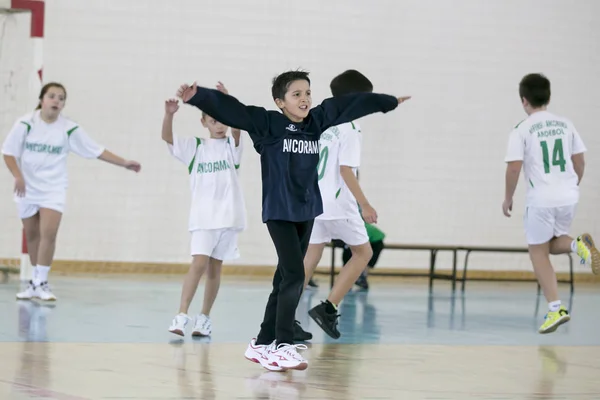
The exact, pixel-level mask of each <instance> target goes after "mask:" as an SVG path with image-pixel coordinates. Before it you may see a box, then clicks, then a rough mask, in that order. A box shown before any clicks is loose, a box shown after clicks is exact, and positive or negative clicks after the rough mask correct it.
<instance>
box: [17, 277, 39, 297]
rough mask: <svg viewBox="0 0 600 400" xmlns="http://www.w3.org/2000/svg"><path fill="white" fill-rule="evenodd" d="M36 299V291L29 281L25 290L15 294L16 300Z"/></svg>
mask: <svg viewBox="0 0 600 400" xmlns="http://www.w3.org/2000/svg"><path fill="white" fill-rule="evenodd" d="M34 297H36V290H35V285H34V284H33V281H29V283H28V284H27V288H25V290H23V291H22V292H19V293H17V300H31V299H32V298H34Z"/></svg>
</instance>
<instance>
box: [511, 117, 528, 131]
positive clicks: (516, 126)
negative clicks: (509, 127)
mask: <svg viewBox="0 0 600 400" xmlns="http://www.w3.org/2000/svg"><path fill="white" fill-rule="evenodd" d="M525 119H527V118H525ZM525 119H524V120H523V121H525ZM523 121H521V122H519V123H518V124H517V125H515V128H514V129H517V128H518V127H519V125H521V124H522V123H523Z"/></svg>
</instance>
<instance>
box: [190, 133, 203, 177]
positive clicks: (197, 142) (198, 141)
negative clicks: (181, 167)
mask: <svg viewBox="0 0 600 400" xmlns="http://www.w3.org/2000/svg"><path fill="white" fill-rule="evenodd" d="M201 143H202V140H200V138H199V137H197V138H196V151H198V146H200V144H201ZM194 161H196V153H194V157H193V158H192V161H191V162H190V165H188V173H190V174H191V173H192V168H194Z"/></svg>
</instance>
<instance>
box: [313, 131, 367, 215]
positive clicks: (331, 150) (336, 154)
mask: <svg viewBox="0 0 600 400" xmlns="http://www.w3.org/2000/svg"><path fill="white" fill-rule="evenodd" d="M361 146H362V134H361V131H360V126H359V125H358V123H356V122H348V123H345V124H341V125H337V126H332V127H331V128H329V129H327V130H326V131H325V132H323V133H322V134H321V137H320V138H319V147H320V154H319V164H318V166H317V173H318V179H319V190H320V191H321V197H322V199H323V214H321V215H319V216H318V217H317V218H316V219H319V220H334V219H352V218H359V219H360V218H361V216H360V212H359V210H358V204H357V203H356V199H355V198H354V195H352V192H350V189H349V188H348V186H347V185H346V182H344V179H343V178H342V175H341V173H340V166H342V165H344V166H348V167H351V168H352V170H353V171H354V175H355V176H356V172H357V170H358V167H360V152H361Z"/></svg>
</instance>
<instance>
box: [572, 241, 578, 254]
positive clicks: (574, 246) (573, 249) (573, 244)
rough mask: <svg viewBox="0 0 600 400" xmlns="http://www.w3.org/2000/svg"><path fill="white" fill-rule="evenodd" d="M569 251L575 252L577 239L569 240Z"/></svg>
mask: <svg viewBox="0 0 600 400" xmlns="http://www.w3.org/2000/svg"><path fill="white" fill-rule="evenodd" d="M571 251H572V252H573V253H577V240H573V241H572V242H571Z"/></svg>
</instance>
